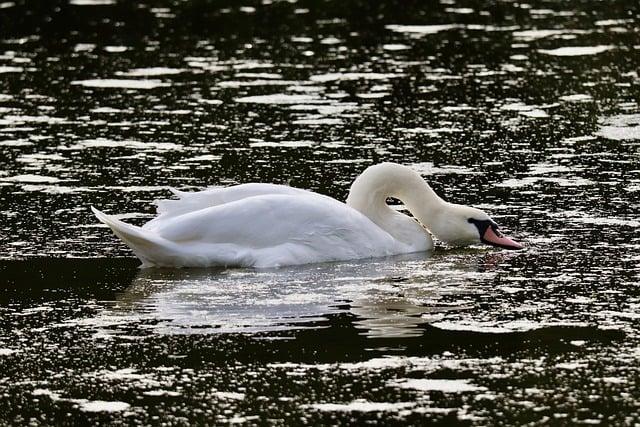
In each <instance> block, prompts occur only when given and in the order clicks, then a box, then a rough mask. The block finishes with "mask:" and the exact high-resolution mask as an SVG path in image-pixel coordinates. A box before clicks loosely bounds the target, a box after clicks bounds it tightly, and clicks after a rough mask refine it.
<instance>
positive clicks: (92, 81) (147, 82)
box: [71, 79, 171, 89]
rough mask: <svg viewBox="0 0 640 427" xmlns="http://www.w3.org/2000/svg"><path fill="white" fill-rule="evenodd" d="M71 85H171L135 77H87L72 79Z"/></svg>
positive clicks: (123, 86)
mask: <svg viewBox="0 0 640 427" xmlns="http://www.w3.org/2000/svg"><path fill="white" fill-rule="evenodd" d="M71 84H72V85H78V86H84V87H89V88H117V89H156V88H159V87H167V86H171V83H167V82H163V81H162V80H135V79H89V80H74V81H72V82H71Z"/></svg>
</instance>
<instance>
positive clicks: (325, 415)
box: [0, 0, 640, 425]
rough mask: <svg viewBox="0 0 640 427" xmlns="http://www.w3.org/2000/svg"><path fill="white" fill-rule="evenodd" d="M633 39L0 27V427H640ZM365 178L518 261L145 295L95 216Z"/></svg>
mask: <svg viewBox="0 0 640 427" xmlns="http://www.w3.org/2000/svg"><path fill="white" fill-rule="evenodd" d="M638 13H639V12H638V10H637V8H636V7H635V6H632V5H631V3H630V2H625V1H613V2H606V3H602V2H597V1H568V2H563V3H561V4H558V3H556V2H546V1H534V2H529V3H521V2H520V3H519V2H501V3H499V4H496V5H491V6H487V4H484V3H481V2H474V1H462V0H442V1H440V2H438V3H429V4H428V5H425V4H423V3H422V2H408V3H407V2H404V3H403V5H402V7H399V6H398V4H396V3H395V2H386V3H385V2H383V3H380V2H375V3H371V2H359V1H349V2H338V1H329V2H323V3H322V4H316V3H315V2H308V1H302V0H299V1H286V2H281V1H273V2H272V1H267V0H263V1H262V2H247V3H242V4H240V3H237V2H210V1H204V0H202V1H189V2H172V1H160V2H153V4H151V3H146V2H135V3H134V2H119V1H116V0H71V1H51V2H45V3H43V4H42V5H39V6H35V5H25V4H23V2H21V1H15V2H14V1H10V2H4V3H0V82H1V84H0V153H1V155H0V286H1V289H2V292H0V372H2V373H1V374H0V393H1V394H2V396H3V399H1V400H0V419H1V420H2V421H3V422H4V423H10V424H27V423H32V424H38V423H41V424H53V423H55V424H61V423H63V424H64V423H67V424H72V423H73V424H80V423H86V422H91V421H99V422H110V423H120V422H124V423H147V424H154V423H158V422H159V420H162V421H163V422H167V423H172V424H180V425H182V424H194V423H206V424H215V423H220V424H222V423H246V424H303V423H336V424H347V423H360V422H365V421H368V422H371V423H384V424H399V425H407V424H424V423H436V424H437V423H442V424H446V425H451V424H456V423H457V424H463V425H466V424H473V425H487V424H489V425H493V424H508V425H509V424H523V423H527V422H537V423H545V424H546V423H553V424H581V423H582V424H618V425H620V424H632V423H633V422H638V421H639V420H638V415H637V408H638V405H639V404H640V393H639V392H638V390H640V387H639V385H640V384H639V382H640V375H639V373H638V366H639V361H640V327H639V326H640V324H639V323H638V320H639V319H640V311H639V309H640V293H639V292H638V283H639V278H640V268H639V267H638V264H639V261H640V255H639V254H638V253H639V251H638V249H639V248H640V234H639V232H638V231H639V228H640V220H639V219H638V214H637V213H638V210H639V209H638V208H639V207H640V166H639V165H640V162H639V160H640V151H639V147H640V110H639V107H638V103H637V100H638V97H639V95H640V93H639V92H640V91H639V87H640V80H639V77H638V71H637V70H638V67H639V65H640V64H639V61H638V50H639V49H640V38H639V37H640V33H639V32H638V25H637V22H638ZM380 161H395V162H398V163H402V164H405V165H409V166H411V167H413V168H414V169H415V170H417V171H419V172H420V173H421V174H422V175H423V176H424V177H425V178H426V179H427V180H428V181H429V182H430V183H431V185H432V186H433V188H434V189H435V190H436V191H437V192H438V193H439V194H440V195H442V196H443V197H445V198H446V199H447V200H450V201H453V202H458V203H464V204H470V205H474V206H477V207H480V208H483V209H485V210H487V211H489V212H491V214H492V216H493V217H494V218H495V219H496V220H497V221H498V222H499V223H500V224H501V225H502V227H503V228H505V229H506V230H509V232H510V234H512V235H514V236H516V237H517V238H518V239H519V240H522V241H524V242H525V243H526V244H527V246H528V247H527V249H526V250H525V251H520V252H504V251H499V250H494V249H485V248H469V249H464V250H460V249H456V250H454V249H449V248H445V247H443V246H438V247H437V248H436V250H435V251H433V252H432V253H426V254H414V255H410V256H403V257H393V258H385V259H376V260H367V261H357V262H346V263H335V264H322V265H311V266H302V267H292V268H282V269H274V270H262V271H255V270H242V269H210V270H198V269H193V270H166V269H158V270H140V269H138V268H137V265H138V262H137V261H136V260H135V259H134V258H133V257H132V254H131V252H130V251H129V250H128V249H127V248H126V247H125V246H124V245H122V244H121V243H120V242H119V241H118V240H117V239H116V238H115V237H114V236H112V235H111V233H110V232H109V231H108V229H106V228H104V227H101V226H99V225H97V221H96V219H95V218H94V217H93V216H92V214H91V212H90V210H89V206H90V205H95V206H96V207H98V208H100V209H102V210H105V211H107V212H110V213H126V214H127V215H125V216H124V218H125V220H127V221H131V222H132V223H136V224H140V223H143V222H144V221H146V220H148V219H149V218H151V217H152V216H153V214H154V207H153V205H152V204H151V202H152V201H153V200H155V199H158V198H166V197H170V193H169V191H168V188H169V187H176V188H179V189H183V190H187V191H189V190H197V189H202V188H206V187H208V186H213V185H230V184H235V183H244V182H274V183H282V184H290V185H294V186H298V187H301V188H306V189H311V190H313V191H318V192H321V193H323V194H327V195H330V196H333V197H336V198H338V199H341V200H344V198H345V197H346V193H347V191H348V187H349V184H350V183H351V181H352V180H353V179H354V178H355V177H356V176H357V174H358V173H359V172H361V171H362V170H363V169H364V168H365V167H366V166H368V165H370V164H373V163H376V162H380Z"/></svg>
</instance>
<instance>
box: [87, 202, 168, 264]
mask: <svg viewBox="0 0 640 427" xmlns="http://www.w3.org/2000/svg"><path fill="white" fill-rule="evenodd" d="M91 211H93V213H94V215H95V216H96V217H97V218H98V219H99V220H100V221H101V222H102V223H104V224H106V225H107V226H109V228H111V230H112V231H113V233H114V234H115V235H116V236H118V237H119V238H120V239H122V241H123V242H124V243H125V244H126V245H127V246H129V247H130V248H131V250H133V252H134V253H135V254H136V256H137V257H138V258H139V259H140V261H142V267H152V266H154V265H158V264H162V262H158V260H162V259H163V258H165V257H166V256H167V255H168V254H167V252H168V249H169V248H168V246H171V242H169V241H167V240H166V239H164V238H162V237H160V236H157V235H155V234H154V233H153V232H150V231H148V230H144V229H142V228H140V227H137V226H135V225H131V224H127V223H126V222H122V221H120V220H119V219H116V218H114V217H113V216H111V215H107V214H105V213H104V212H101V211H99V210H98V209H96V208H94V207H93V206H91Z"/></svg>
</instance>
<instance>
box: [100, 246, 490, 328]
mask: <svg viewBox="0 0 640 427" xmlns="http://www.w3.org/2000/svg"><path fill="white" fill-rule="evenodd" d="M477 261H478V254H477V253H475V254H473V255H469V254H468V253H461V254H457V255H455V254H454V256H451V253H449V254H448V256H439V255H435V256H427V255H426V254H424V253H422V254H411V255H403V256H397V257H392V258H384V259H377V260H363V261H355V262H342V263H332V264H316V265H307V266H301V267H288V268H280V269H270V270H249V269H232V270H212V269H180V270H177V269H166V270H163V269H147V270H141V271H140V273H139V274H138V276H137V277H136V278H135V279H134V281H133V283H132V284H131V286H129V287H128V288H127V289H126V290H125V291H124V292H123V293H122V294H121V295H119V297H118V299H117V301H116V302H115V303H114V304H113V305H112V306H111V307H110V308H109V310H107V311H108V313H104V314H105V315H106V314H108V316H109V317H110V318H111V319H114V318H117V317H118V316H122V317H124V318H126V319H128V320H127V323H130V322H131V321H135V320H136V319H139V320H149V319H152V320H154V326H153V329H154V330H155V331H156V332H160V333H210V332H263V331H273V330H289V329H295V328H309V327H322V326H323V323H322V321H323V320H326V316H327V315H329V314H331V313H337V312H349V313H351V314H353V315H355V318H356V320H355V321H354V326H355V327H357V328H360V329H362V330H363V333H365V334H367V335H370V336H385V337H389V336H411V335H416V334H420V333H421V332H420V330H419V329H416V326H417V325H420V324H423V323H425V322H428V321H430V320H432V319H438V318H440V317H441V316H442V315H443V314H444V313H446V312H450V311H459V310H463V309H466V308H468V307H469V306H470V303H471V298H470V295H471V294H474V293H477V292H479V288H478V287H479V286H480V283H482V282H484V283H487V282H488V281H489V282H490V279H491V277H492V275H493V273H491V272H490V270H491V264H492V263H491V262H489V263H488V265H487V264H485V263H484V262H483V263H482V265H478V264H477ZM481 288H482V291H483V292H486V287H484V286H481Z"/></svg>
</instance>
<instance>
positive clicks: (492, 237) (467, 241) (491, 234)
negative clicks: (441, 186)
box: [431, 204, 524, 249]
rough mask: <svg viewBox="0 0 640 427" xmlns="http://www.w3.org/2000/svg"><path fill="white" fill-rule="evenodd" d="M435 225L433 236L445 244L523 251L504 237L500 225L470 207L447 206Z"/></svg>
mask: <svg viewBox="0 0 640 427" xmlns="http://www.w3.org/2000/svg"><path fill="white" fill-rule="evenodd" d="M447 205H448V207H447V209H444V210H443V211H441V212H440V214H439V215H438V221H436V223H435V224H433V227H432V228H433V229H432V230H431V231H432V232H433V234H434V235H435V236H436V237H437V238H438V239H440V240H442V241H443V242H445V243H447V244H450V245H454V246H464V245H472V244H477V243H484V244H487V245H491V246H497V247H499V248H504V249H522V248H523V247H524V246H522V245H521V244H520V243H517V242H514V241H513V240H511V239H510V238H508V237H506V236H504V235H503V234H502V233H501V232H500V230H499V229H498V224H496V223H495V221H493V220H492V219H491V218H490V217H489V215H487V214H486V213H485V212H484V211H481V210H480V209H476V208H472V207H470V206H462V205H454V204H447Z"/></svg>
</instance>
